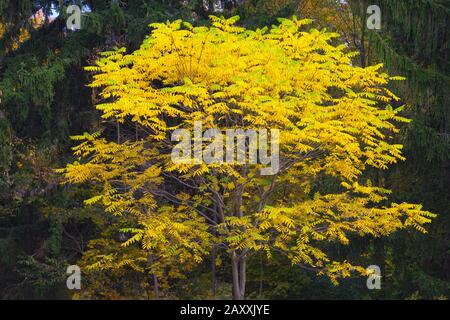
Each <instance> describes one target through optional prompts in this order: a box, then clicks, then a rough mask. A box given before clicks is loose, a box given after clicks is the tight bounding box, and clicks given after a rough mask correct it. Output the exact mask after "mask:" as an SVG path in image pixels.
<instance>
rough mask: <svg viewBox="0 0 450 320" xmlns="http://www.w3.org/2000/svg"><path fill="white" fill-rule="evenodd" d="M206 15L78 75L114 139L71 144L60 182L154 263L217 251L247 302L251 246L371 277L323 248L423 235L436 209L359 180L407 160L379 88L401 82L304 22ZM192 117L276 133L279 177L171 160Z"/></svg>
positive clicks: (334, 273)
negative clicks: (84, 196) (176, 133)
mask: <svg viewBox="0 0 450 320" xmlns="http://www.w3.org/2000/svg"><path fill="white" fill-rule="evenodd" d="M211 20H212V27H209V28H208V27H193V26H192V25H191V24H189V23H187V22H183V21H181V20H177V21H174V22H167V23H157V24H153V25H152V27H153V28H154V29H153V31H152V33H151V35H150V37H148V38H147V39H146V40H144V42H143V44H142V46H141V47H140V48H139V49H138V50H136V51H135V52H133V53H131V54H127V53H126V50H125V49H124V48H121V49H117V50H115V51H109V52H104V53H103V57H102V58H100V59H99V60H98V61H97V63H96V65H95V66H92V67H88V68H87V70H89V71H93V72H95V73H96V75H95V76H94V79H93V81H92V83H91V86H92V87H94V88H99V89H100V93H99V97H100V98H101V99H103V102H102V103H100V104H98V105H97V109H98V110H100V111H101V112H102V118H103V119H105V120H106V119H108V120H114V121H115V122H116V129H115V130H116V134H117V139H116V141H108V140H106V139H105V138H102V137H101V133H100V132H98V133H95V134H88V133H85V134H83V135H81V136H76V137H74V138H75V139H76V140H79V141H81V143H80V144H79V145H78V146H77V147H75V148H74V154H75V155H76V156H77V158H78V160H77V161H75V162H74V163H72V164H69V165H67V167H66V168H64V169H61V170H60V171H61V172H62V173H63V174H64V176H65V180H66V182H67V183H86V182H90V183H94V184H95V185H96V186H98V188H99V191H98V194H96V195H95V196H94V197H92V198H90V199H88V200H86V203H87V204H94V203H99V204H101V205H103V206H104V207H105V211H106V212H107V213H110V214H114V215H119V216H121V217H127V219H128V221H129V224H130V225H129V227H128V228H124V229H122V231H123V232H126V233H128V235H129V237H128V239H127V240H126V241H124V242H123V246H125V247H126V246H131V245H135V243H137V242H139V243H140V245H141V248H142V250H145V252H147V253H148V257H149V261H150V258H152V260H151V261H152V263H154V262H155V261H167V260H172V259H174V258H176V259H177V260H178V261H180V263H181V265H182V264H184V263H187V262H188V261H189V263H192V261H194V262H197V263H199V262H201V261H202V259H204V258H205V257H206V256H207V255H208V254H209V252H210V251H211V250H212V249H213V248H218V249H219V250H221V251H222V252H223V253H225V254H227V255H228V256H229V258H230V260H231V266H232V272H231V273H232V283H233V298H235V299H243V298H244V297H245V284H246V262H247V259H248V258H249V256H250V255H252V254H254V253H255V252H257V251H264V252H265V253H266V254H267V256H268V257H270V256H271V253H272V252H273V251H274V250H275V251H277V252H282V253H283V254H285V255H287V256H288V257H289V259H290V261H291V262H292V263H293V264H295V265H299V266H303V267H305V268H308V269H312V270H314V271H317V272H319V273H320V274H326V275H328V276H330V277H331V279H332V280H333V281H335V282H336V281H337V278H339V277H346V276H349V275H350V274H351V273H352V272H353V271H357V272H360V273H362V274H365V273H366V271H365V269H364V268H362V267H358V266H352V265H351V263H350V262H348V261H335V260H334V259H333V257H331V256H329V255H328V254H327V253H326V252H324V251H323V250H322V248H321V243H322V242H330V241H331V242H340V243H342V244H348V243H349V235H352V234H356V235H361V236H362V235H373V236H377V237H378V236H384V235H388V234H391V233H392V232H394V231H396V230H398V229H403V228H405V227H410V226H412V227H414V228H416V229H417V230H419V231H421V232H426V231H425V229H424V228H423V225H424V224H426V223H429V222H430V221H431V218H432V217H433V216H434V215H433V214H432V213H430V212H427V211H423V210H422V207H421V205H415V204H408V203H400V204H396V203H390V202H389V200H388V195H389V193H390V191H389V190H386V189H383V188H381V187H375V186H373V185H372V183H371V181H366V180H364V179H363V178H362V174H363V173H364V172H365V171H366V170H367V169H368V168H370V167H372V168H376V169H387V168H388V165H390V164H393V163H396V162H397V161H398V160H403V157H402V156H401V149H402V146H401V145H399V144H396V143H394V142H393V136H394V134H395V133H397V131H398V129H397V128H396V125H395V122H407V121H408V120H407V119H405V118H403V117H402V116H400V115H399V112H400V111H401V108H397V109H394V108H393V107H392V106H391V105H390V103H391V102H392V101H396V100H398V98H397V97H396V96H395V95H394V94H392V93H391V92H390V91H389V90H388V89H387V88H386V85H387V84H388V83H389V82H390V80H398V79H397V78H395V77H389V76H388V75H387V74H385V73H383V72H380V71H379V70H380V69H381V67H382V65H376V66H369V67H366V68H360V67H356V66H353V65H352V64H351V58H352V57H353V56H354V54H353V53H346V52H345V46H344V45H337V46H335V45H332V44H331V41H332V40H333V39H335V38H336V37H337V36H338V35H337V34H335V33H329V32H326V31H319V30H316V29H310V30H309V31H306V29H305V25H307V24H308V23H310V21H308V20H298V19H297V18H295V17H294V18H292V19H280V23H279V24H278V25H276V26H273V27H272V28H271V29H270V30H268V29H267V28H264V29H257V30H256V31H252V30H246V29H244V28H241V27H238V26H236V25H235V23H236V21H237V20H238V17H232V18H230V19H223V18H217V17H211ZM197 121H201V122H202V124H203V128H204V129H205V130H207V129H214V128H217V129H218V130H219V131H220V132H225V130H227V129H242V130H244V131H245V130H251V129H255V128H276V129H278V130H279V141H280V144H279V148H280V149H279V161H280V168H279V171H278V172H275V173H274V174H272V175H270V176H267V175H262V174H261V171H260V169H261V167H262V165H261V164H250V163H248V162H246V163H245V164H237V163H232V164H228V163H223V162H212V163H204V162H202V163H197V162H195V161H192V162H183V163H174V162H173V161H172V159H171V153H172V149H173V147H174V146H175V142H173V141H172V140H171V133H172V132H173V130H175V129H182V128H183V129H188V130H192V129H193V126H194V124H195V123H196V122H197ZM110 129H111V128H110ZM208 140H211V139H201V138H199V137H197V138H194V143H202V146H203V149H204V150H203V154H205V152H208V150H210V149H209V148H210V147H211V145H213V144H214V141H213V142H211V141H209V142H210V143H208ZM246 143H250V142H249V141H247V142H246ZM208 146H209V148H208ZM272 152H273V149H272ZM216 154H217V153H216ZM325 181H326V182H327V183H326V184H327V187H326V188H324V187H323V182H325ZM330 186H331V187H330ZM162 266H163V265H162ZM152 272H153V273H155V274H156V273H157V272H158V270H156V267H155V268H153V271H152Z"/></svg>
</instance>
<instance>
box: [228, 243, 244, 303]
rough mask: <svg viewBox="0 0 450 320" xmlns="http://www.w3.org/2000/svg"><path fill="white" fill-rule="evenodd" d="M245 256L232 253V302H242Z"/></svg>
mask: <svg viewBox="0 0 450 320" xmlns="http://www.w3.org/2000/svg"><path fill="white" fill-rule="evenodd" d="M246 268H247V263H246V256H245V255H243V256H238V254H237V253H236V251H233V253H232V256H231V271H232V276H233V300H243V299H244V297H245V284H246V281H247V279H246Z"/></svg>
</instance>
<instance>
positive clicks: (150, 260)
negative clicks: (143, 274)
mask: <svg viewBox="0 0 450 320" xmlns="http://www.w3.org/2000/svg"><path fill="white" fill-rule="evenodd" d="M147 260H148V263H149V264H150V266H153V256H152V254H151V253H149V254H148V257H147ZM152 278H153V289H154V293H155V300H159V299H160V294H159V284H158V277H157V276H156V273H155V272H153V274H152Z"/></svg>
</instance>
